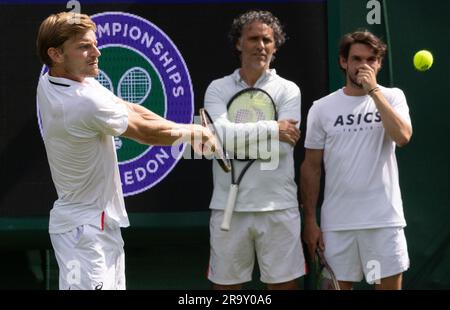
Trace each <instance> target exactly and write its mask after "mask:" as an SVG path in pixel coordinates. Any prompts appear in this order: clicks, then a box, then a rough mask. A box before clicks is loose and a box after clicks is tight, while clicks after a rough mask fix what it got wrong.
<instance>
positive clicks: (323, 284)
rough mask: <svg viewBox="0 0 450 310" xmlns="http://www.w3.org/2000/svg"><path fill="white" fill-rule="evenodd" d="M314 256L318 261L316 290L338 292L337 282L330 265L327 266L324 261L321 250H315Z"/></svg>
mask: <svg viewBox="0 0 450 310" xmlns="http://www.w3.org/2000/svg"><path fill="white" fill-rule="evenodd" d="M316 255H317V259H318V261H319V270H318V274H317V288H318V289H319V290H340V287H339V282H338V281H337V279H336V276H335V275H334V272H333V270H332V269H331V267H330V265H328V262H327V261H326V260H325V256H324V255H323V252H322V250H320V249H319V248H317V249H316Z"/></svg>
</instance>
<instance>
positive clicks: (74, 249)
mask: <svg viewBox="0 0 450 310" xmlns="http://www.w3.org/2000/svg"><path fill="white" fill-rule="evenodd" d="M50 239H51V242H52V245H53V249H54V251H55V256H56V260H57V261H58V266H59V289H60V290H124V289H125V254H124V250H123V244H124V243H123V240H122V235H121V232H120V228H115V229H111V228H109V227H108V226H107V225H105V228H104V230H102V229H101V228H100V227H97V226H95V225H91V224H86V225H81V226H78V227H77V228H75V229H74V230H71V231H69V232H67V233H62V234H50Z"/></svg>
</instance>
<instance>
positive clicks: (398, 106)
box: [391, 88, 411, 126]
mask: <svg viewBox="0 0 450 310" xmlns="http://www.w3.org/2000/svg"><path fill="white" fill-rule="evenodd" d="M393 90H394V92H393V98H392V99H391V105H392V107H393V108H394V109H395V111H396V112H398V113H399V114H400V116H401V117H402V118H403V120H404V121H406V122H407V123H408V124H409V125H410V126H411V117H410V115H409V107H408V103H407V102H406V97H405V94H404V93H403V91H402V90H401V89H399V88H394V89H393Z"/></svg>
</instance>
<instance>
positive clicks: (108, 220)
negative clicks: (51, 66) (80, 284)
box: [37, 73, 129, 233]
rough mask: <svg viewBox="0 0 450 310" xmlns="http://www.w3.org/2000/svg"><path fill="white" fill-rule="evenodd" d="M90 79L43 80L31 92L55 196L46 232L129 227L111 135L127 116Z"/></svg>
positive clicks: (125, 123)
mask: <svg viewBox="0 0 450 310" xmlns="http://www.w3.org/2000/svg"><path fill="white" fill-rule="evenodd" d="M116 100H117V97H116V96H114V94H113V93H111V92H110V91H109V90H107V89H106V88H104V87H103V86H101V85H100V84H99V83H98V82H97V81H96V80H95V79H94V78H86V79H85V80H84V81H83V82H82V83H79V82H76V81H72V80H69V79H65V78H56V77H52V76H49V75H48V73H46V74H45V75H43V76H42V77H41V78H40V80H39V85H38V88H37V101H38V107H39V113H40V116H41V121H42V134H43V139H44V144H45V149H46V152H47V157H48V162H49V165H50V171H51V174H52V179H53V183H54V184H55V188H56V191H57V193H58V199H57V200H56V201H55V203H54V205H53V208H52V210H51V211H50V224H49V231H50V233H63V232H67V231H70V230H72V229H74V228H75V227H77V226H79V225H83V224H96V225H98V226H99V225H100V218H101V213H102V212H103V211H104V212H105V224H107V225H110V226H112V227H114V226H116V227H117V226H121V227H126V226H129V221H128V216H127V213H126V210H125V204H124V200H123V193H122V186H121V182H120V176H119V169H118V164H117V155H116V151H115V146H114V140H113V136H118V135H121V134H122V133H123V132H124V131H125V130H126V129H127V127H128V112H127V108H126V106H125V105H123V104H119V103H117V101H116Z"/></svg>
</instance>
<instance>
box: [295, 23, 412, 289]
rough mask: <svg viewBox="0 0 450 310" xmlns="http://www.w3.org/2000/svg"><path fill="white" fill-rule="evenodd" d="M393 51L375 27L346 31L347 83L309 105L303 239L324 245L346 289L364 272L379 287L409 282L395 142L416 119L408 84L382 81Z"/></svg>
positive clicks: (342, 58) (311, 246)
mask: <svg viewBox="0 0 450 310" xmlns="http://www.w3.org/2000/svg"><path fill="white" fill-rule="evenodd" d="M385 52H386V45H385V44H384V43H383V42H382V41H381V40H380V39H379V38H377V37H376V36H375V35H373V34H372V33H370V32H368V31H356V32H353V33H349V34H347V35H345V36H344V37H343V38H342V40H341V43H340V51H339V63H340V66H341V69H342V70H343V71H344V72H345V76H346V85H345V87H343V88H342V89H339V90H337V91H336V92H334V93H332V94H330V95H328V96H326V97H324V98H321V99H320V100H317V101H315V102H314V104H313V106H312V107H311V109H310V110H309V113H308V122H307V132H306V139H305V148H306V153H305V160H304V162H303V164H302V167H301V193H302V199H303V206H304V215H305V226H304V232H303V239H304V241H305V243H306V244H307V246H308V250H309V253H310V254H311V253H315V250H316V247H319V248H320V249H322V250H324V254H325V258H326V259H327V260H328V263H329V264H330V266H331V268H332V269H333V270H334V272H335V274H336V277H337V279H338V281H339V284H340V287H341V288H342V289H351V288H352V283H353V282H359V281H361V280H362V278H363V275H365V278H366V281H367V282H368V283H371V284H372V283H375V288H376V289H401V285H402V273H403V272H404V271H405V270H407V269H408V268H409V258H408V250H407V246H406V239H405V235H404V232H403V227H405V226H406V222H405V218H404V215H403V206H402V199H401V194H400V186H399V177H398V168H397V161H396V157H395V148H396V145H397V146H400V147H401V146H404V145H406V144H407V143H408V142H409V140H410V139H411V135H412V127H411V120H410V116H409V108H408V105H407V103H406V98H405V95H404V94H403V92H402V91H401V90H400V89H398V88H386V87H383V86H381V85H378V84H377V80H376V76H377V74H378V72H379V70H380V68H381V64H382V60H383V56H384V55H385ZM322 161H323V164H324V170H325V193H324V201H323V204H322V208H321V222H320V224H321V227H320V228H319V226H318V224H317V221H316V204H317V200H318V195H319V188H320V177H321V164H322Z"/></svg>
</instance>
